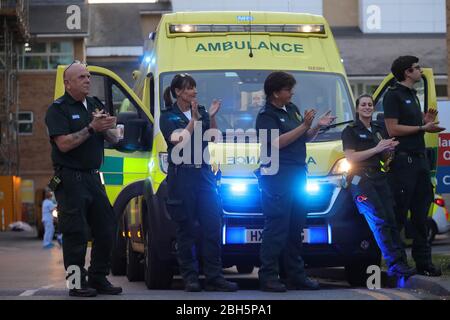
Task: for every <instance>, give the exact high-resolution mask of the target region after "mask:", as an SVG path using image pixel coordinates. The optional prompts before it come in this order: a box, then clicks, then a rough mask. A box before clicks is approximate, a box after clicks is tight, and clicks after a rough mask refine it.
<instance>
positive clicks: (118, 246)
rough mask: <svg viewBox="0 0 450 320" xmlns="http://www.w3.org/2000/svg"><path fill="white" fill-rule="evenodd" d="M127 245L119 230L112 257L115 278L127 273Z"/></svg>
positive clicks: (112, 270) (112, 269)
mask: <svg viewBox="0 0 450 320" xmlns="http://www.w3.org/2000/svg"><path fill="white" fill-rule="evenodd" d="M126 245H127V243H126V240H125V238H124V237H123V236H122V231H121V230H118V232H117V237H116V241H115V243H114V247H113V250H112V256H111V273H112V275H114V276H124V275H125V274H126V272H127V259H126V255H125V254H126Z"/></svg>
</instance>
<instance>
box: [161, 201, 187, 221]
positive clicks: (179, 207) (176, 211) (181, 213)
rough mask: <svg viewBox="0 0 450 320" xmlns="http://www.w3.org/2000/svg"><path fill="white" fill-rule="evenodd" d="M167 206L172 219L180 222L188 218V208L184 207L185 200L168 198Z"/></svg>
mask: <svg viewBox="0 0 450 320" xmlns="http://www.w3.org/2000/svg"><path fill="white" fill-rule="evenodd" d="M166 208H167V212H168V213H169V216H170V217H171V218H172V220H174V221H177V222H180V221H184V220H186V219H187V214H186V210H185V209H184V207H183V200H181V199H171V198H168V199H167V200H166Z"/></svg>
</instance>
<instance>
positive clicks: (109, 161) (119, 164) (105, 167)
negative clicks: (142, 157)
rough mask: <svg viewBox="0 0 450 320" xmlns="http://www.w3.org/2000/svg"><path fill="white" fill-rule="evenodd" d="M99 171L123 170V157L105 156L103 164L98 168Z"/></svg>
mask: <svg viewBox="0 0 450 320" xmlns="http://www.w3.org/2000/svg"><path fill="white" fill-rule="evenodd" d="M100 171H101V172H107V173H111V172H120V173H122V172H123V158H119V157H108V156H106V157H105V158H104V160H103V164H102V166H101V168H100Z"/></svg>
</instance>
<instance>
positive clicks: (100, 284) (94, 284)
mask: <svg viewBox="0 0 450 320" xmlns="http://www.w3.org/2000/svg"><path fill="white" fill-rule="evenodd" d="M88 284H89V286H90V287H91V288H94V289H95V290H97V292H98V293H99V294H111V295H117V294H121V293H122V288H121V287H114V286H113V285H112V284H111V282H109V281H108V279H106V277H102V278H89V280H88Z"/></svg>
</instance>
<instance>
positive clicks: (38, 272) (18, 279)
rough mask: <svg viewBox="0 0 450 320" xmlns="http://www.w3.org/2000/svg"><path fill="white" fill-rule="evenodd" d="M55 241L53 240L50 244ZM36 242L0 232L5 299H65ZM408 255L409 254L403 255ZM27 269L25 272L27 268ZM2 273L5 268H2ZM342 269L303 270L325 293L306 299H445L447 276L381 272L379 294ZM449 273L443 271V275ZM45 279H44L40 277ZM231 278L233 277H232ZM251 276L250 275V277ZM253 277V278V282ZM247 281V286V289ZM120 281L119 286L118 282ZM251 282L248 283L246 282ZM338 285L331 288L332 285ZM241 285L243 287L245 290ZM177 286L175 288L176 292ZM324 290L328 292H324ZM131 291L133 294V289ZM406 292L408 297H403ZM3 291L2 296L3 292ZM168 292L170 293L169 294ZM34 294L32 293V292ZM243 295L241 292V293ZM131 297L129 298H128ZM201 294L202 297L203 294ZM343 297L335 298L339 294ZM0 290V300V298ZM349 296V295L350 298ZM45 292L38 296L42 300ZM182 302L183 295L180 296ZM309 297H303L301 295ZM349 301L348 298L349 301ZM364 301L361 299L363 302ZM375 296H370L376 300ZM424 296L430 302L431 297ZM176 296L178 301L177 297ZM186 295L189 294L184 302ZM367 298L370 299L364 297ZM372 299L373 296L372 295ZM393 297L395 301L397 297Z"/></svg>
mask: <svg viewBox="0 0 450 320" xmlns="http://www.w3.org/2000/svg"><path fill="white" fill-rule="evenodd" d="M55 243H56V242H55ZM40 245H41V243H40V241H38V240H37V239H36V237H35V234H34V233H32V232H0V256H3V257H6V256H7V257H8V260H9V261H3V262H2V261H1V260H0V265H2V267H1V268H0V269H3V268H12V267H11V266H14V270H8V272H7V273H8V276H7V277H0V291H2V290H3V291H5V290H6V291H7V296H14V295H15V294H14V292H13V291H14V290H16V291H17V295H19V296H20V297H22V298H23V297H27V298H33V296H34V298H36V299H39V297H36V295H42V294H44V293H45V292H48V295H53V294H55V293H56V294H57V295H58V294H59V295H60V296H66V289H65V287H64V284H65V283H64V281H63V280H61V279H64V275H65V274H64V269H63V268H62V254H61V250H60V249H58V248H57V247H56V248H54V249H52V250H42V249H41V248H40ZM30 252H38V253H39V254H30ZM433 252H436V253H437V254H440V255H442V254H444V255H447V254H448V255H449V256H450V234H449V233H448V234H447V235H439V236H438V237H437V240H436V245H435V246H433ZM409 255H410V253H409ZM443 267H445V268H450V265H449V264H447V265H445V266H443ZM30 268H31V269H30ZM3 270H4V271H6V269H3ZM344 273H345V271H344V269H343V268H328V269H308V274H309V275H310V276H313V277H319V278H320V279H321V280H320V281H321V284H323V285H324V289H325V290H320V292H317V293H311V294H316V295H311V297H310V298H312V299H327V297H328V296H327V294H328V295H329V297H328V298H330V299H335V294H336V291H337V290H334V289H337V288H346V289H344V290H340V291H339V294H340V298H344V296H345V297H347V296H348V299H361V296H367V297H369V296H368V295H375V294H377V295H378V296H380V297H381V298H383V299H386V298H390V299H395V298H396V297H395V296H396V295H402V297H404V299H408V300H410V299H414V298H419V299H423V298H425V299H428V298H427V295H428V294H430V295H433V296H436V297H437V298H438V299H450V276H442V277H437V278H430V277H424V276H413V277H411V278H410V279H408V280H404V279H392V278H388V277H387V275H386V274H385V273H384V274H383V275H382V288H387V289H384V290H383V289H382V290H381V291H377V292H373V291H372V290H367V289H366V290H362V289H359V288H356V289H354V288H350V287H348V285H346V284H345V280H343V279H345V275H344ZM446 273H447V274H450V272H449V270H447V272H446ZM44 275H45V276H44ZM233 276H235V275H234V274H233ZM241 276H242V277H248V276H246V275H239V277H241ZM255 277H256V276H255ZM256 279H257V278H256ZM113 280H114V283H117V284H119V285H124V286H127V289H128V290H129V291H132V294H131V295H129V296H127V297H126V298H131V299H133V298H137V299H140V298H141V295H142V298H148V295H149V293H148V291H147V290H146V288H144V287H145V286H144V285H143V284H142V283H130V282H128V281H127V280H126V277H114V278H113ZM251 280H254V279H244V278H243V279H240V285H242V289H244V290H250V291H248V293H249V294H251V297H252V298H253V299H254V298H256V297H259V296H258V294H259V295H261V297H260V298H261V299H263V298H265V296H262V293H261V292H258V291H255V290H254V288H253V282H255V281H256V280H255V281H253V282H251ZM247 281H248V285H247ZM121 282H123V283H121ZM179 282H180V284H179V286H180V288H181V287H182V284H181V281H179ZM250 282H251V283H250ZM341 282H342V283H344V284H343V285H342V284H339V285H338V284H337V283H341ZM246 285H247V286H246ZM180 288H178V289H180ZM389 288H398V289H394V290H406V292H405V291H392V290H391V289H389ZM327 289H329V290H327ZM133 290H134V291H133ZM408 290H409V292H411V294H409V295H408V293H407V292H408ZM6 291H5V292H6ZM172 291H173V290H172ZM36 293H37V294H36ZM245 293H246V291H244V294H245ZM133 294H135V295H134V296H133ZM151 294H153V296H152V298H156V296H154V295H157V296H160V298H161V299H164V297H165V298H166V299H167V298H176V297H178V296H174V294H179V295H183V294H184V292H183V291H180V292H178V291H177V290H175V292H171V291H161V292H156V291H155V292H151ZM205 294H206V293H205ZM290 294H291V295H292V297H291V296H287V295H284V298H283V299H290V298H292V299H297V298H298V297H297V296H296V295H295V292H292V293H290ZM342 294H343V295H344V296H341V295H342ZM1 295H2V294H1V292H0V296H1ZM353 296H354V297H353ZM44 297H45V294H44V296H43V297H41V298H44ZM182 297H183V298H186V297H185V296H182ZM207 297H208V299H210V298H213V296H211V295H210V293H208V295H207ZM307 297H309V296H307ZM352 297H353V298H352ZM367 297H366V298H367ZM380 297H378V298H377V297H375V298H376V299H379V298H380ZM436 297H435V298H430V299H436ZM178 298H180V297H178ZM191 298H192V297H191V296H189V299H191ZM218 298H219V299H223V296H218ZM369 298H370V297H369ZM372 298H374V297H372ZM397 298H398V297H397Z"/></svg>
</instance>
